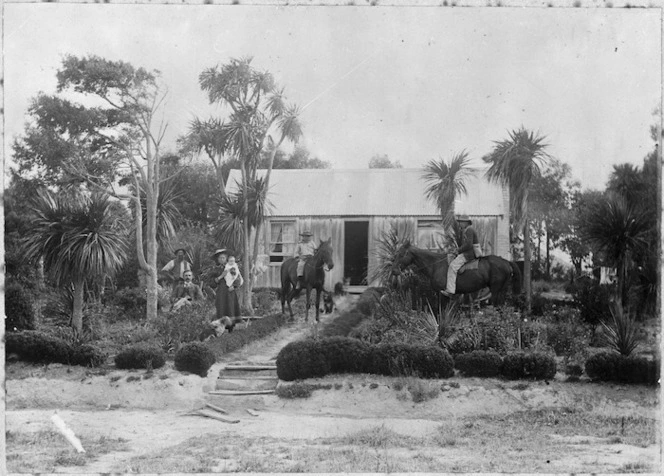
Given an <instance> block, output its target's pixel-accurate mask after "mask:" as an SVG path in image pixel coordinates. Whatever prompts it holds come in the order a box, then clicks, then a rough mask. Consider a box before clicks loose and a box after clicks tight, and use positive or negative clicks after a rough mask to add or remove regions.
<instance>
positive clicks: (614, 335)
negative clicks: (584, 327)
mask: <svg viewBox="0 0 664 476" xmlns="http://www.w3.org/2000/svg"><path fill="white" fill-rule="evenodd" d="M609 308H610V310H611V317H612V321H611V324H606V323H605V322H604V321H600V322H601V323H602V327H603V328H604V330H605V331H606V332H605V340H606V344H607V345H608V346H609V347H611V348H612V349H613V350H615V351H616V352H618V353H619V354H620V355H624V356H625V357H627V356H629V355H630V354H631V353H632V352H633V351H634V349H636V347H637V346H638V345H639V342H638V326H637V324H636V323H635V322H634V320H633V319H632V317H631V316H630V314H629V312H625V311H624V310H623V307H622V305H621V304H620V303H618V302H615V301H613V302H611V303H610V304H609Z"/></svg>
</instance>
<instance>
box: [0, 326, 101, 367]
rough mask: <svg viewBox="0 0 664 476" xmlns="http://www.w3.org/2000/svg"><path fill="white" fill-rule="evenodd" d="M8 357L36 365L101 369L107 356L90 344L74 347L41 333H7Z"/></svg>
mask: <svg viewBox="0 0 664 476" xmlns="http://www.w3.org/2000/svg"><path fill="white" fill-rule="evenodd" d="M5 352H6V355H9V354H16V355H18V357H19V359H21V360H25V361H27V362H35V363H59V364H65V365H81V366H86V367H99V366H100V365H102V364H104V362H106V358H107V355H106V354H105V353H104V352H102V351H101V350H100V349H98V348H97V347H94V346H92V345H90V344H83V345H72V344H70V343H68V342H67V341H64V340H62V339H59V338H57V337H53V336H50V335H48V334H45V333H43V332H39V331H21V332H11V333H7V335H6V336H5Z"/></svg>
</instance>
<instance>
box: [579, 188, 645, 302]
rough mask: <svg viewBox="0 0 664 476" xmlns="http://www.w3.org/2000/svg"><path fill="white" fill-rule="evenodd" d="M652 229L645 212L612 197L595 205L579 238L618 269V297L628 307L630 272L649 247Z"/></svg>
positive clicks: (615, 195)
mask: <svg viewBox="0 0 664 476" xmlns="http://www.w3.org/2000/svg"><path fill="white" fill-rule="evenodd" d="M651 226H652V221H651V218H650V217H649V216H648V215H647V214H646V213H645V211H644V210H643V209H642V208H640V207H638V206H635V205H633V204H631V203H629V202H628V201H627V200H625V199H624V198H623V197H622V196H620V195H617V194H611V193H610V194H608V195H607V196H606V197H605V199H604V200H600V201H598V202H596V203H595V204H594V206H593V207H592V209H591V213H590V215H589V217H588V219H587V220H586V221H585V222H584V223H582V224H581V226H580V237H581V238H582V239H585V240H587V241H588V242H589V243H591V244H592V245H593V246H595V247H596V248H598V249H599V250H600V251H602V252H603V253H604V254H605V256H606V257H607V259H608V260H609V262H610V263H611V264H612V265H615V266H616V267H617V268H618V294H619V297H620V299H621V300H622V302H623V303H625V304H627V290H628V283H627V280H628V272H629V270H630V269H631V267H632V265H633V257H634V256H635V255H636V254H638V253H639V252H641V250H643V249H644V248H645V247H647V236H648V232H649V231H650V228H651Z"/></svg>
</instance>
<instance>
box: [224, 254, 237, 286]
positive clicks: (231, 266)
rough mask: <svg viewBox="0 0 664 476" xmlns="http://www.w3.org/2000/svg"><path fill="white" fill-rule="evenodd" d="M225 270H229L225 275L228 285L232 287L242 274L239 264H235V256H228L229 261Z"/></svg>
mask: <svg viewBox="0 0 664 476" xmlns="http://www.w3.org/2000/svg"><path fill="white" fill-rule="evenodd" d="M224 271H228V273H226V276H225V277H224V279H225V280H226V286H228V287H229V288H231V287H233V283H234V282H235V280H236V279H237V277H238V276H239V275H240V269H239V268H238V267H237V264H235V256H229V257H228V263H226V267H225V268H224Z"/></svg>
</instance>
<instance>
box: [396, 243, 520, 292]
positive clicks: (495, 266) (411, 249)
mask: <svg viewBox="0 0 664 476" xmlns="http://www.w3.org/2000/svg"><path fill="white" fill-rule="evenodd" d="M411 265H414V266H415V268H416V271H418V272H421V273H422V274H424V275H425V276H426V277H427V278H429V280H430V281H431V287H432V288H433V289H434V290H436V291H442V290H443V289H445V287H446V285H447V268H448V266H449V265H448V262H447V256H446V255H444V254H441V253H434V252H432V251H427V250H423V249H420V248H417V247H416V246H412V245H411V244H410V241H409V240H406V242H405V243H404V244H403V245H402V246H401V247H399V249H398V250H397V253H396V256H395V260H394V265H393V268H392V274H393V275H395V276H396V275H399V274H401V273H402V271H403V269H405V268H407V267H409V266H411ZM462 270H463V268H462ZM510 278H511V281H512V292H513V293H514V294H517V295H518V294H520V293H521V271H520V270H519V267H518V266H517V265H516V263H513V262H511V261H507V260H506V259H504V258H501V257H500V256H495V255H489V256H483V257H481V258H479V264H478V268H477V269H469V270H466V271H464V272H463V273H459V275H458V277H457V286H456V287H457V289H456V290H457V294H470V293H474V292H477V291H480V290H481V289H483V288H486V287H488V288H489V290H490V291H491V301H490V302H491V304H494V305H499V304H503V303H504V302H505V297H506V294H507V288H508V285H509V282H510Z"/></svg>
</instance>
